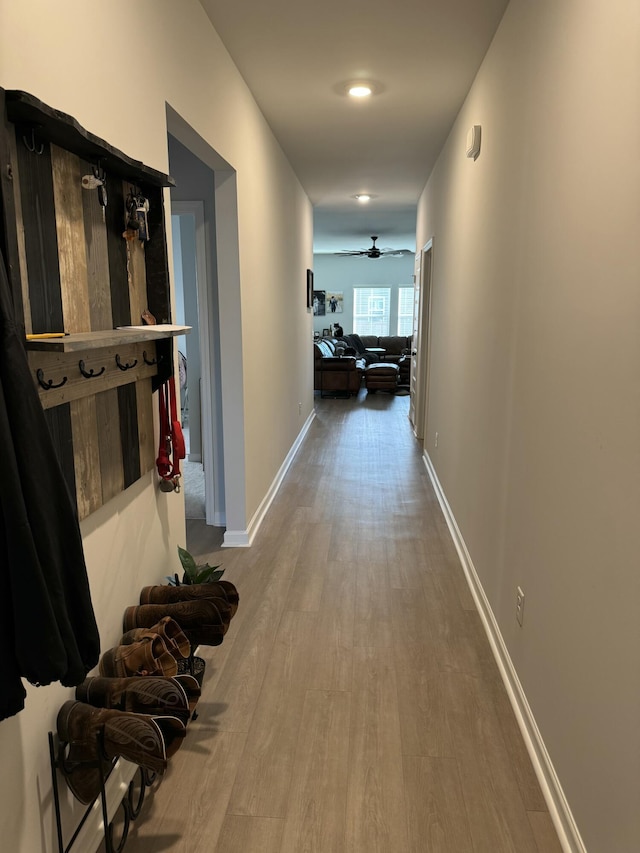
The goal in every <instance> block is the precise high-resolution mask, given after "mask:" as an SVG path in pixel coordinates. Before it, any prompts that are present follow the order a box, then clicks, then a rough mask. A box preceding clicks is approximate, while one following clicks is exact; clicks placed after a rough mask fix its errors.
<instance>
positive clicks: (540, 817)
mask: <svg viewBox="0 0 640 853" xmlns="http://www.w3.org/2000/svg"><path fill="white" fill-rule="evenodd" d="M527 817H528V818H529V823H530V824H531V827H532V829H533V834H534V836H535V839H536V844H537V845H538V851H539V853H562V846H561V844H560V841H559V840H558V834H557V832H556V830H555V827H554V825H553V821H552V820H551V815H550V814H549V812H547V811H544V812H527Z"/></svg>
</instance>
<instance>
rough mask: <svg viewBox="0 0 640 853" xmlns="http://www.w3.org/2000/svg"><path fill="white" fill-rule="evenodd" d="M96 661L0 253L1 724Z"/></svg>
mask: <svg viewBox="0 0 640 853" xmlns="http://www.w3.org/2000/svg"><path fill="white" fill-rule="evenodd" d="M99 653H100V640H99V636H98V629H97V625H96V621H95V616H94V613H93V607H92V604H91V596H90V593H89V582H88V579H87V571H86V566H85V562H84V554H83V550H82V540H81V536H80V528H79V526H78V520H77V515H76V511H75V508H74V506H73V504H72V502H71V498H70V496H69V492H68V490H67V486H66V483H65V481H64V479H63V476H62V472H61V470H60V466H59V465H58V462H57V460H56V457H55V451H54V448H53V443H52V440H51V436H50V434H49V430H48V427H47V423H46V421H45V417H44V412H43V410H42V406H41V404H40V400H39V398H38V393H37V391H36V388H35V385H34V382H33V379H32V377H31V373H30V370H29V365H28V362H27V357H26V353H25V350H24V345H23V334H22V332H21V330H19V328H18V326H17V324H16V320H15V316H14V311H13V301H12V297H11V291H10V288H9V282H8V280H7V273H6V269H5V264H4V258H3V257H2V254H0V720H1V719H5V718H6V717H10V716H12V715H13V714H16V713H17V712H18V711H21V710H22V708H23V707H24V698H25V695H26V692H25V689H24V686H23V684H22V681H21V678H20V677H21V676H24V677H25V678H26V679H27V680H28V681H30V682H31V683H32V684H50V683H51V682H52V681H61V682H62V684H65V685H68V686H73V685H76V684H79V683H80V682H81V681H82V680H83V679H84V677H85V675H86V673H87V672H88V671H89V670H90V669H92V668H93V667H94V666H95V665H96V663H97V661H98V656H99Z"/></svg>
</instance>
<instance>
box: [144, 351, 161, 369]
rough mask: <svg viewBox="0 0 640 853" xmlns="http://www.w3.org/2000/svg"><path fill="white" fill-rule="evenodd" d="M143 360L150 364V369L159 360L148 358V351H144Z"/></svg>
mask: <svg viewBox="0 0 640 853" xmlns="http://www.w3.org/2000/svg"><path fill="white" fill-rule="evenodd" d="M142 358H143V359H144V363H145V364H148V365H149V366H150V367H151V365H153V364H157V363H158V359H157V358H147V351H146V350H143V352H142Z"/></svg>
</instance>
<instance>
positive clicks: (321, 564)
mask: <svg viewBox="0 0 640 853" xmlns="http://www.w3.org/2000/svg"><path fill="white" fill-rule="evenodd" d="M330 537H331V525H330V524H313V523H312V524H310V525H309V527H308V529H307V532H306V534H305V538H304V541H303V543H302V548H301V551H300V559H299V560H298V562H297V563H296V568H295V572H294V574H293V578H292V579H291V586H290V588H289V595H288V596H287V601H286V608H287V610H310V611H317V610H318V608H319V606H320V599H321V598H322V588H323V585H324V569H325V567H326V565H327V560H328V557H329V541H330Z"/></svg>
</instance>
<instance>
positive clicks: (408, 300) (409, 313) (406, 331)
mask: <svg viewBox="0 0 640 853" xmlns="http://www.w3.org/2000/svg"><path fill="white" fill-rule="evenodd" d="M412 333H413V287H399V288H398V331H397V332H396V334H397V335H405V336H407V337H408V336H409V335H410V334H412Z"/></svg>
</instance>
